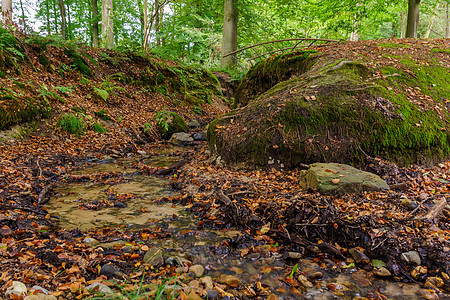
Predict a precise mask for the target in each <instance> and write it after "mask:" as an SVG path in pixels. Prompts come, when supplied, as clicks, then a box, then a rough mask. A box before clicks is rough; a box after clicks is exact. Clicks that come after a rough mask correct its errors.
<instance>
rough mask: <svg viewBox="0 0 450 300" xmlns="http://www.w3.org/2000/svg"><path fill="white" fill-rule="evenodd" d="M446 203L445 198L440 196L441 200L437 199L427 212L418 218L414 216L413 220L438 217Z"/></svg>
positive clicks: (432, 219)
mask: <svg viewBox="0 0 450 300" xmlns="http://www.w3.org/2000/svg"><path fill="white" fill-rule="evenodd" d="M446 205H447V198H445V197H442V199H441V200H439V201H438V203H436V204H435V205H434V206H433V207H432V208H430V209H429V210H428V212H427V213H426V214H425V215H424V216H423V217H420V218H415V220H430V221H434V220H435V219H437V217H439V215H440V214H441V213H442V211H443V210H444V208H445V206H446Z"/></svg>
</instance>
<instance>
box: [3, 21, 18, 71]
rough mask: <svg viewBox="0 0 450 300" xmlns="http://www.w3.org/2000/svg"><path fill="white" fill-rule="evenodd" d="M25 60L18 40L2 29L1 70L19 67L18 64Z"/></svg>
mask: <svg viewBox="0 0 450 300" xmlns="http://www.w3.org/2000/svg"><path fill="white" fill-rule="evenodd" d="M23 59H24V54H23V49H22V48H21V47H20V46H19V43H18V42H17V39H16V38H15V37H14V35H12V34H11V33H9V32H8V31H7V30H6V29H4V28H2V27H0V69H2V68H4V67H17V63H18V62H19V61H21V60H23Z"/></svg>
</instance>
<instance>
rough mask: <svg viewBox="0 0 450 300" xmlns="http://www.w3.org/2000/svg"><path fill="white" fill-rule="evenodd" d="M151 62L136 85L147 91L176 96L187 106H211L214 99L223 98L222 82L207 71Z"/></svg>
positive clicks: (140, 75)
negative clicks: (205, 104)
mask: <svg viewBox="0 0 450 300" xmlns="http://www.w3.org/2000/svg"><path fill="white" fill-rule="evenodd" d="M148 62H149V64H148V65H147V66H146V67H145V68H144V69H143V70H142V71H141V72H140V74H139V76H138V78H139V80H138V82H137V84H139V85H141V86H143V87H144V88H147V89H149V90H151V91H153V92H159V93H161V94H163V95H172V94H173V95H174V96H177V97H176V98H181V101H182V103H181V104H184V105H200V104H203V103H208V104H212V96H213V95H215V96H219V97H220V96H221V95H222V92H221V88H220V83H219V81H218V80H217V78H216V77H215V76H214V75H213V74H212V73H211V72H209V71H208V70H206V69H203V68H200V67H193V66H187V65H181V64H178V65H172V64H169V63H167V62H165V61H157V60H152V59H149V60H148ZM174 98H175V97H174Z"/></svg>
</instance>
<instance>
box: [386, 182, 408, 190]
mask: <svg viewBox="0 0 450 300" xmlns="http://www.w3.org/2000/svg"><path fill="white" fill-rule="evenodd" d="M407 187H408V184H407V183H406V182H401V183H394V184H390V185H389V188H390V189H391V190H402V189H405V188H407Z"/></svg>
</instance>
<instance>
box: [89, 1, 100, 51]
mask: <svg viewBox="0 0 450 300" xmlns="http://www.w3.org/2000/svg"><path fill="white" fill-rule="evenodd" d="M91 6H92V44H93V45H94V47H98V45H99V43H98V5H97V0H91Z"/></svg>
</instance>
